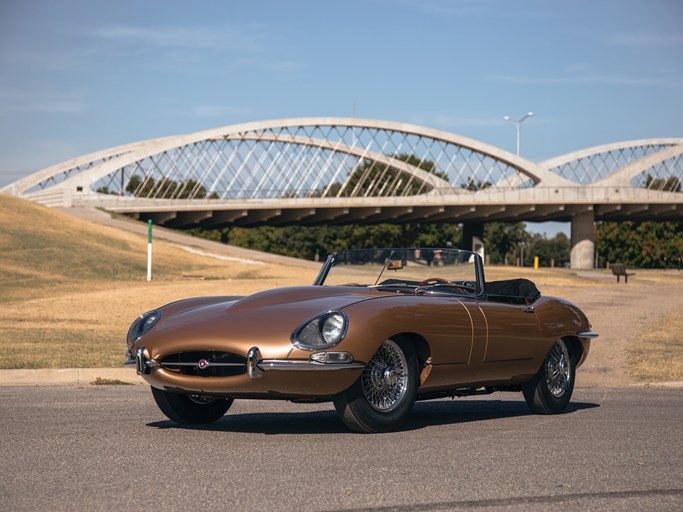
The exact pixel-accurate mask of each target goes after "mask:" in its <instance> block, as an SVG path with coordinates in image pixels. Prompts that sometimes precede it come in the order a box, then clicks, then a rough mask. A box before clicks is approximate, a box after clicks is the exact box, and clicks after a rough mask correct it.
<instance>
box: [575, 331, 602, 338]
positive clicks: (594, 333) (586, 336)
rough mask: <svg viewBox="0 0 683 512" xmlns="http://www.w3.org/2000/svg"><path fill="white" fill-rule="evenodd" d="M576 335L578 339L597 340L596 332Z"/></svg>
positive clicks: (584, 332)
mask: <svg viewBox="0 0 683 512" xmlns="http://www.w3.org/2000/svg"><path fill="white" fill-rule="evenodd" d="M576 335H577V336H578V337H579V338H597V337H598V333H597V332H593V331H583V332H577V333H576Z"/></svg>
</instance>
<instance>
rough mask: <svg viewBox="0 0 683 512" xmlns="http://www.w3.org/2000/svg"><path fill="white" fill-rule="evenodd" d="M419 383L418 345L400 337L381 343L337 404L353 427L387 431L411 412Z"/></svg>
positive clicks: (337, 400) (335, 398)
mask: <svg viewBox="0 0 683 512" xmlns="http://www.w3.org/2000/svg"><path fill="white" fill-rule="evenodd" d="M419 385H420V381H419V362H418V358H417V352H416V350H415V346H414V345H413V344H412V343H411V341H410V340H409V339H407V338H404V337H399V336H397V337H396V338H392V339H388V340H384V341H383V342H382V343H381V345H379V348H378V349H377V351H376V352H375V354H374V355H373V356H372V357H371V358H370V360H369V361H368V363H367V364H366V366H365V368H364V369H363V372H362V373H361V375H360V377H358V380H356V382H354V383H353V385H352V386H351V387H349V388H348V389H346V390H345V391H342V392H341V393H339V394H338V395H336V396H335V397H334V400H333V401H334V407H335V409H336V410H337V412H338V413H339V417H340V418H341V420H342V421H343V422H344V423H345V424H346V426H347V427H349V428H350V429H351V430H355V431H356V432H388V431H390V430H395V429H396V428H397V427H398V426H399V425H400V424H401V422H403V421H404V420H405V419H406V418H407V417H408V415H410V412H411V411H412V409H413V404H414V403H415V399H416V398H417V388H418V387H419Z"/></svg>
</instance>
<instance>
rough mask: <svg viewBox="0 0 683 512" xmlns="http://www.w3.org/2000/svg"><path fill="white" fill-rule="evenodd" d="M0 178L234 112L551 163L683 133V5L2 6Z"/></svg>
mask: <svg viewBox="0 0 683 512" xmlns="http://www.w3.org/2000/svg"><path fill="white" fill-rule="evenodd" d="M0 69H2V72H1V73H0V186H3V185H6V184H7V183H10V182H12V181H14V180H16V179H18V178H20V177H21V176H23V175H26V174H28V173H30V172H33V171H35V170H38V169H40V168H43V167H46V166H48V165H52V164H55V163H58V162H60V161H62V160H65V159H68V158H71V157H74V156H78V155H81V154H84V153H88V152H91V151H95V150H98V149H104V148H107V147H111V146H115V145H119V144H123V143H127V142H134V141H138V140H143V139H148V138H156V137H162V136H168V135H175V134H181V133H188V132H193V131H196V130H201V129H207V128H213V127H218V126H224V125H230V124H234V123H240V122H246V121H254V120H260V119H272V118H281V117H301V116H352V115H354V114H355V116H357V117H363V118H377V119H387V120H392V121H403V122H409V123H415V124H421V125H425V126H429V127H433V128H438V129H442V130H447V131H451V132H454V133H458V134H460V135H464V136H467V137H471V138H474V139H478V140H481V141H484V142H487V143H490V144H494V145H496V146H500V147H502V148H504V149H506V150H509V151H514V150H515V130H514V126H513V125H512V124H511V123H508V122H505V121H504V120H503V116H504V115H510V116H512V117H519V116H522V115H523V114H524V113H526V112H527V111H533V112H535V113H536V115H535V116H534V117H533V118H532V119H529V120H527V121H526V122H525V123H524V125H523V128H522V144H521V145H522V148H521V152H522V155H523V156H525V157H527V158H529V159H531V160H535V161H541V160H544V159H546V158H550V157H553V156H557V155H560V154H563V153H567V152H569V151H573V150H576V149H581V148H585V147H590V146H595V145H599V144H605V143H608V142H616V141H620V140H631V139H641V138H650V137H683V1H679V0H642V1H632V0H604V1H600V0H585V1H584V0H575V1H571V2H551V1H548V0H543V1H535V0H529V1H523V0H520V1H512V0H422V1H417V0H414V1H409V0H363V1H356V0H345V1H343V2H336V1H335V2H332V1H322V0H319V1H301V0H289V1H266V0H250V1H248V2H245V1H229V0H226V1H212V0H197V1H168V0H166V1H142V0H137V1H128V0H117V1H115V2H99V1H92V0H87V1H85V0H84V1H76V0H60V1H34V0H3V1H2V2H1V3H0Z"/></svg>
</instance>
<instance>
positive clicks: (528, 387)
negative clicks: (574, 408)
mask: <svg viewBox="0 0 683 512" xmlns="http://www.w3.org/2000/svg"><path fill="white" fill-rule="evenodd" d="M577 358H578V352H577V350H576V348H575V345H572V344H571V342H570V341H569V340H565V339H559V340H557V341H556V342H555V343H553V345H552V346H551V347H550V350H549V351H548V353H547V354H546V356H545V359H544V360H543V364H542V365H541V367H540V369H539V370H538V372H536V375H534V377H533V378H532V379H531V380H529V381H528V382H525V383H524V384H522V392H523V393H524V399H525V400H526V403H527V404H528V405H529V408H530V409H531V410H532V411H533V412H535V413H536V414H558V413H561V412H562V411H564V410H565V408H566V407H567V404H568V403H569V400H570V399H571V396H572V392H573V391H574V373H575V368H576V361H577Z"/></svg>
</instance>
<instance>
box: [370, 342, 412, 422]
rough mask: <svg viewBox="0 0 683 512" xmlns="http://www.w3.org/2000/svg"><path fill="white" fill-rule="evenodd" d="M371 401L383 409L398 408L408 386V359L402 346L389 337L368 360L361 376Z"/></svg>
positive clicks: (386, 410)
mask: <svg viewBox="0 0 683 512" xmlns="http://www.w3.org/2000/svg"><path fill="white" fill-rule="evenodd" d="M361 387H362V389H363V394H364V395H365V399H366V400H367V402H368V404H369V405H370V406H371V407H372V408H373V409H375V410H377V411H380V412H389V411H392V410H393V409H395V408H396V407H398V406H399V405H400V404H401V402H402V400H403V397H404V396H405V394H406V390H407V389H408V361H407V360H406V357H405V355H404V354H403V351H402V350H401V348H400V347H399V346H398V345H397V344H396V343H395V342H394V341H392V340H386V341H385V342H384V343H382V345H381V346H380V348H379V350H378V351H377V352H376V353H375V355H374V356H373V358H372V359H371V360H370V361H369V362H368V364H367V366H366V367H365V370H364V371H363V374H362V376H361Z"/></svg>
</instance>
